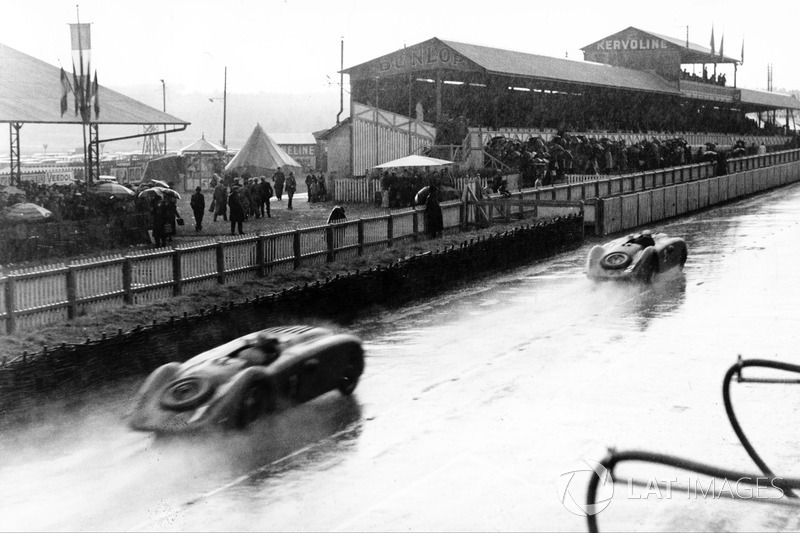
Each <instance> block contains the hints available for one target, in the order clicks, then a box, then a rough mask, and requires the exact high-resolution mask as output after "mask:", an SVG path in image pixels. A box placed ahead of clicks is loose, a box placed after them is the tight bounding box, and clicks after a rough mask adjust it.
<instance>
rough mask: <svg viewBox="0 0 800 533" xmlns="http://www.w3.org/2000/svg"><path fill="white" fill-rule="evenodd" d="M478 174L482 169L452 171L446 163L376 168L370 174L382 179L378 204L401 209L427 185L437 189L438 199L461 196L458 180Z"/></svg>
mask: <svg viewBox="0 0 800 533" xmlns="http://www.w3.org/2000/svg"><path fill="white" fill-rule="evenodd" d="M489 173H490V171H489V170H484V171H482V174H481V175H483V174H489ZM478 175H479V172H477V171H474V170H469V171H461V170H451V169H450V168H448V167H447V166H444V167H402V168H396V169H385V170H383V171H378V170H374V171H373V174H372V176H371V177H373V178H380V188H381V193H382V194H381V196H380V198H376V203H384V204H385V205H384V207H390V208H402V207H411V206H413V205H416V198H417V193H418V192H419V191H421V190H422V189H423V188H425V187H434V188H435V190H436V194H437V200H438V201H444V200H452V199H453V198H454V197H457V196H458V195H457V194H456V193H455V186H456V180H457V179H459V178H465V177H476V176H478ZM384 194H385V195H386V201H385V202H384V200H383V195H384Z"/></svg>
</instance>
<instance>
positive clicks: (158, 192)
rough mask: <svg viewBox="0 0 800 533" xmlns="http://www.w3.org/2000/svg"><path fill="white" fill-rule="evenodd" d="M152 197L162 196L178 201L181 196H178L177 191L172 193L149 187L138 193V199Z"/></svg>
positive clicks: (165, 189) (163, 189) (171, 191)
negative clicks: (172, 197)
mask: <svg viewBox="0 0 800 533" xmlns="http://www.w3.org/2000/svg"><path fill="white" fill-rule="evenodd" d="M154 196H158V197H159V198H162V197H164V196H174V197H175V198H177V199H178V200H180V199H181V195H180V194H178V191H174V190H172V189H168V188H166V187H150V188H149V189H144V190H143V191H141V192H140V193H139V198H152V197H154Z"/></svg>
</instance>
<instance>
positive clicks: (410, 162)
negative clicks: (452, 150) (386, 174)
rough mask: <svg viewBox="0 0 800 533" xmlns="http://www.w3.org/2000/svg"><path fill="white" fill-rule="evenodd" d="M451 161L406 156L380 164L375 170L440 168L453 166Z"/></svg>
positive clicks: (421, 156)
mask: <svg viewBox="0 0 800 533" xmlns="http://www.w3.org/2000/svg"><path fill="white" fill-rule="evenodd" d="M453 164H455V163H454V162H453V161H448V160H447V159H437V158H435V157H426V156H424V155H407V156H406V157H401V158H400V159H394V160H392V161H387V162H386V163H382V164H380V165H378V166H376V167H375V168H401V167H442V166H444V165H453Z"/></svg>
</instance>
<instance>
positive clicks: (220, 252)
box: [217, 242, 225, 285]
mask: <svg viewBox="0 0 800 533" xmlns="http://www.w3.org/2000/svg"><path fill="white" fill-rule="evenodd" d="M217 283H219V284H220V285H225V246H224V245H223V244H222V243H221V242H218V243H217Z"/></svg>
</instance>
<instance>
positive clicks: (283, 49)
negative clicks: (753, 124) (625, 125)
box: [0, 0, 800, 120]
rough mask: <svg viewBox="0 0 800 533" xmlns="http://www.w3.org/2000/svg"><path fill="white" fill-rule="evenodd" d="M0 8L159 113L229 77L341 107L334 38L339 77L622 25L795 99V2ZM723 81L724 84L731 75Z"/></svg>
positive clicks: (7, 0) (237, 85)
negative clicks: (396, 61)
mask: <svg viewBox="0 0 800 533" xmlns="http://www.w3.org/2000/svg"><path fill="white" fill-rule="evenodd" d="M0 2H1V3H2V17H0V42H2V43H3V44H5V45H6V46H9V47H11V48H14V49H16V50H19V51H21V52H24V53H26V54H29V55H32V56H34V57H37V58H38V59H41V60H43V61H46V62H48V63H51V64H53V65H56V66H64V67H65V70H67V71H69V70H71V63H72V59H71V46H70V36H69V26H68V24H69V23H72V22H76V21H77V20H78V16H79V17H80V21H81V22H88V23H91V24H92V34H91V39H92V65H93V69H96V70H97V73H98V79H99V82H100V84H101V85H104V86H107V87H109V88H111V89H114V90H116V91H118V92H122V93H123V94H125V93H126V88H134V87H135V88H137V95H142V94H143V95H144V96H143V97H142V96H140V98H141V99H142V101H144V102H145V103H147V104H149V105H152V106H154V107H157V108H161V104H162V90H165V92H166V99H167V101H170V100H171V99H172V98H174V97H176V96H177V95H180V94H186V93H203V94H206V95H207V96H208V97H221V96H222V92H223V84H224V82H225V69H226V68H227V90H228V94H229V95H230V94H233V93H239V94H249V93H253V94H257V93H267V94H269V93H287V92H290V93H291V92H294V93H332V94H338V92H339V88H338V81H339V74H338V73H337V72H338V71H339V66H340V46H341V44H340V43H341V42H342V39H344V65H345V67H349V66H353V65H356V64H359V63H362V62H365V61H368V60H370V59H373V58H376V57H378V56H381V55H383V54H387V53H390V52H393V51H395V50H397V49H399V48H402V47H403V45H412V44H416V43H418V42H422V41H425V40H427V39H430V38H432V37H439V38H441V39H449V40H453V41H460V42H466V43H472V44H480V45H486V46H492V47H496V48H503V49H509V50H517V51H522V52H528V53H533V54H539V55H545V56H552V57H569V58H570V59H575V60H581V59H582V58H583V54H582V52H581V51H580V48H581V47H583V46H586V45H588V44H590V43H592V42H594V41H597V40H599V39H601V38H602V37H605V36H607V35H611V34H613V33H616V32H618V31H620V30H623V29H625V28H627V27H628V26H635V27H638V28H640V29H643V30H645V31H652V32H655V33H660V34H664V35H668V36H673V37H676V38H680V39H685V38H686V32H687V26H688V31H689V39H690V40H691V41H692V42H695V43H697V44H701V45H704V46H709V45H710V38H711V31H712V27H713V30H714V35H715V37H716V43H715V44H716V49H717V50H719V47H720V46H721V43H720V40H721V38H722V36H723V35H724V51H725V55H727V56H731V57H739V56H740V53H741V49H742V42H743V41H744V54H745V56H744V64H743V65H742V66H741V67H740V68H739V72H738V85H739V86H740V87H747V88H752V89H765V88H766V85H767V65H768V64H769V63H771V64H772V68H773V86H774V87H775V88H776V89H778V88H785V89H787V90H789V89H800V69H798V68H797V67H796V66H795V63H796V58H795V56H796V55H797V45H796V39H795V38H794V33H795V28H796V25H797V22H796V21H797V20H798V15H800V2H798V1H797V0H764V1H760V2H752V1H750V2H744V1H742V0H726V1H717V0H712V1H703V2H695V1H691V2H689V1H684V0H639V1H627V0H626V1H620V2H617V1H606V2H598V1H591V2H587V1H585V0H565V1H563V2H558V1H554V2H537V1H532V0H502V1H499V2H490V1H485V0H484V1H481V2H478V1H475V0H459V1H451V0H444V1H443V0H436V1H431V0H425V1H421V0H404V1H402V2H397V1H392V2H384V1H380V0H327V1H325V0H305V1H298V0H283V1H276V0H225V1H222V2H220V1H214V2H211V1H209V0H191V1H189V0H160V1H155V0H135V1H124V2H123V1H119V0H83V1H80V2H78V3H76V2H74V1H72V2H67V1H58V0H25V1H20V0H13V1H11V0H0ZM76 6H77V7H76ZM725 69H728V70H731V72H727V70H723V69H722V68H721V69H720V70H719V71H720V72H723V71H724V72H726V76H727V78H728V80H729V82H731V81H732V79H733V73H732V67H731V66H726V67H725ZM0 75H2V74H0ZM162 79H163V80H164V85H163V86H162V82H161V81H160V80H162ZM347 81H348V80H347V76H345V87H347ZM142 89H144V90H142ZM334 100H335V102H334V104H332V105H334V106H335V107H336V109H333V111H332V113H333V114H334V115H335V113H336V112H337V111H338V99H336V98H334V99H332V101H334ZM345 108H346V109H347V108H348V106H347V103H345ZM167 111H168V112H169V109H168V110H167ZM181 118H185V119H187V120H191V117H181Z"/></svg>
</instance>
